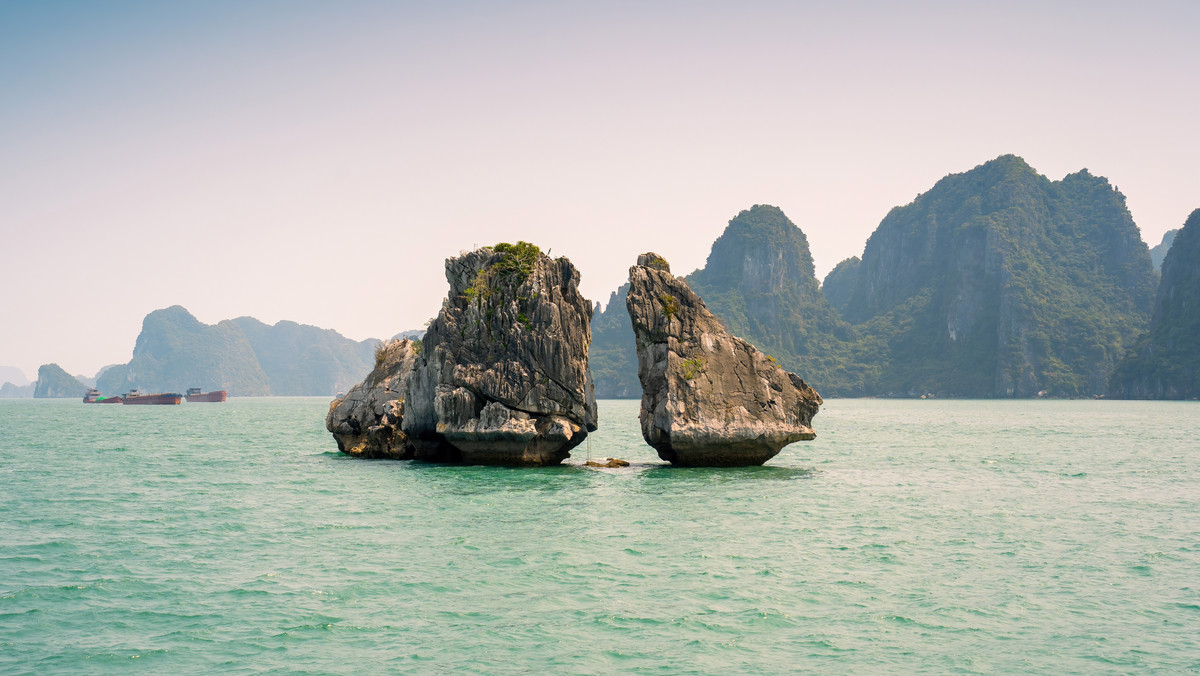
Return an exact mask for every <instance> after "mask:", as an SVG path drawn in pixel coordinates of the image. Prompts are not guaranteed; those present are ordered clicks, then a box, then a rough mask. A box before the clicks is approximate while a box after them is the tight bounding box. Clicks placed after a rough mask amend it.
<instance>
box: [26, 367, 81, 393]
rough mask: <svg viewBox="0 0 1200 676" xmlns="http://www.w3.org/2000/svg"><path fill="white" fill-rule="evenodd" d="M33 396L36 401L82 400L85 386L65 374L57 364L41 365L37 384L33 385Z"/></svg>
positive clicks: (68, 374)
mask: <svg viewBox="0 0 1200 676" xmlns="http://www.w3.org/2000/svg"><path fill="white" fill-rule="evenodd" d="M33 387H34V389H33V396H34V397H36V398H38V399H68V398H72V399H73V398H75V397H79V398H83V393H84V392H87V385H84V384H83V383H81V382H79V381H78V380H77V379H76V378H75V376H72V375H71V374H70V373H67V372H66V371H65V370H63V368H62V367H61V366H59V365H58V364H43V365H42V366H41V367H39V368H38V378H37V382H35V383H34V385H33Z"/></svg>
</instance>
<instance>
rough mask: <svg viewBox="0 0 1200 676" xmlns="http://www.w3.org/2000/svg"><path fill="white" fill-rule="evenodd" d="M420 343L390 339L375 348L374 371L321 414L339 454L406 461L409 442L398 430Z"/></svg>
mask: <svg viewBox="0 0 1200 676" xmlns="http://www.w3.org/2000/svg"><path fill="white" fill-rule="evenodd" d="M420 349H421V343H420V342H419V341H412V340H393V341H390V342H387V343H384V344H382V345H380V346H379V348H378V350H377V352H376V359H375V368H374V369H373V370H372V371H371V373H370V374H368V375H367V377H366V379H365V380H363V382H361V383H358V384H357V385H355V386H353V387H351V388H350V391H349V392H347V393H346V395H345V396H344V397H341V398H339V399H334V400H333V402H332V403H331V404H330V406H329V415H327V416H325V429H327V430H329V431H330V432H331V433H332V434H333V438H334V439H336V440H337V445H338V450H340V451H341V452H343V453H345V454H347V455H353V456H356V457H360V458H389V459H393V460H409V459H411V458H412V457H413V447H412V444H410V443H408V436H407V435H405V434H404V432H403V431H402V430H401V429H400V421H401V420H403V419H404V388H405V386H406V384H407V382H408V374H410V373H412V369H413V364H414V363H415V362H416V358H417V354H418V353H419V352H420Z"/></svg>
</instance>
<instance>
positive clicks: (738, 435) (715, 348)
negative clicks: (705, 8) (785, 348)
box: [625, 253, 823, 467]
mask: <svg viewBox="0 0 1200 676" xmlns="http://www.w3.org/2000/svg"><path fill="white" fill-rule="evenodd" d="M625 303H626V307H627V309H628V310H629V317H630V319H631V320H632V322H633V332H634V336H635V339H636V341H637V356H638V379H639V380H640V381H641V384H642V407H641V412H640V414H639V419H640V421H641V426H642V436H643V437H644V438H645V439H646V442H647V443H648V444H650V445H651V446H653V447H654V448H655V450H657V451H658V455H659V457H660V458H662V459H663V460H666V461H668V462H670V463H672V464H675V465H684V466H691V467H737V466H749V465H761V464H763V463H764V462H766V461H767V460H770V459H771V458H772V457H774V456H775V455H776V454H778V453H779V451H780V449H782V448H783V447H784V446H786V445H787V444H790V443H792V442H794V441H802V440H809V439H813V438H815V437H816V433H815V432H814V431H813V429H812V419H813V416H814V415H816V413H817V410H818V409H819V408H820V406H821V404H822V403H823V402H822V400H821V395H819V394H817V392H816V390H814V389H813V388H811V387H809V386H808V385H807V384H806V383H805V382H804V381H803V380H802V379H800V378H799V377H798V376H796V375H795V374H794V373H789V372H787V371H784V370H783V368H782V367H780V366H779V364H777V363H776V362H775V360H774V359H772V358H771V357H770V356H768V355H765V354H763V353H762V352H759V351H758V349H756V348H755V347H754V346H753V345H751V344H750V343H747V342H746V341H744V340H742V339H741V338H738V337H736V336H733V335H731V334H730V333H729V332H728V331H726V330H725V328H724V327H723V326H722V325H721V322H720V320H718V319H717V318H716V317H715V316H714V315H713V314H712V313H711V312H709V311H708V308H707V307H705V305H704V301H703V300H701V298H700V296H698V295H697V294H696V293H695V292H693V291H692V289H691V288H690V287H689V286H688V284H687V282H686V281H684V280H683V279H682V278H680V277H676V276H675V275H672V274H671V267H670V265H668V263H667V261H666V259H664V258H663V257H662V256H659V255H658V254H655V253H645V254H642V255H641V256H638V260H637V265H635V266H633V267H631V268H630V269H629V294H628V296H627V297H626V301H625Z"/></svg>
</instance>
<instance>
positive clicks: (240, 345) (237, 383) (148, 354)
mask: <svg viewBox="0 0 1200 676" xmlns="http://www.w3.org/2000/svg"><path fill="white" fill-rule="evenodd" d="M97 380H98V381H97V388H98V389H99V390H100V391H101V392H103V393H105V394H108V395H112V394H117V393H121V392H126V391H128V390H130V389H132V388H135V387H137V388H140V389H141V390H142V391H146V392H184V391H185V390H186V389H187V388H188V387H202V388H204V389H206V390H210V389H221V390H228V391H229V392H230V394H236V395H239V396H263V395H267V394H270V393H271V389H270V385H269V383H268V382H267V376H266V374H265V373H263V370H262V367H261V366H259V363H258V358H257V357H256V356H255V354H254V350H253V348H251V346H250V342H249V341H248V340H246V336H245V335H244V334H243V333H242V332H241V331H240V330H239V329H238V328H237V327H236V326H233V325H231V324H229V323H227V322H221V323H220V324H217V325H215V326H212V325H209V324H204V323H201V322H200V320H198V319H196V318H195V317H193V316H192V314H191V313H190V312H188V311H187V310H186V309H184V308H183V307H181V306H179V305H174V306H172V307H169V308H165V309H163V310H155V311H154V312H151V313H150V314H148V315H146V318H145V319H144V320H143V321H142V332H141V333H140V334H138V338H137V343H136V344H135V346H134V348H133V359H131V360H130V361H129V363H128V364H124V365H121V366H115V367H113V368H111V369H109V370H108V371H105V372H104V374H103V375H101V376H100V378H98V379H97Z"/></svg>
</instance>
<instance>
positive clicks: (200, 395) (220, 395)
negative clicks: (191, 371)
mask: <svg viewBox="0 0 1200 676" xmlns="http://www.w3.org/2000/svg"><path fill="white" fill-rule="evenodd" d="M228 396H229V392H228V391H227V390H213V391H212V392H201V391H200V388H199V387H189V388H188V391H187V395H186V397H187V400H188V402H189V403H190V402H198V403H205V402H209V403H218V402H222V401H225V399H226V397H228Z"/></svg>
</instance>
